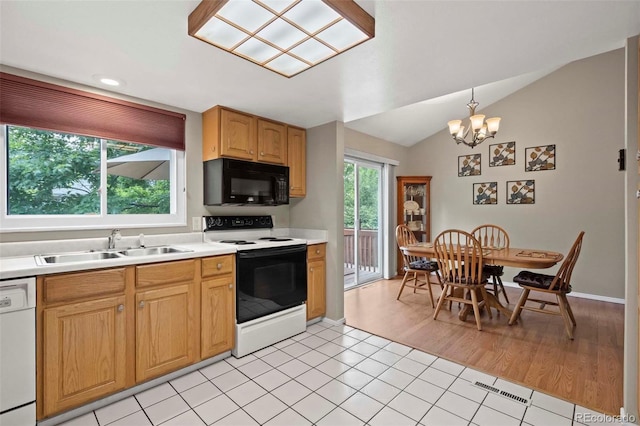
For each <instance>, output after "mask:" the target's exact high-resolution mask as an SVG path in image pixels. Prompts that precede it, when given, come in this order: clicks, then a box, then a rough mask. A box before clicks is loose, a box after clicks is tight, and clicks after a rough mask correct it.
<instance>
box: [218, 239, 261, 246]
mask: <svg viewBox="0 0 640 426" xmlns="http://www.w3.org/2000/svg"><path fill="white" fill-rule="evenodd" d="M220 242H221V243H223V244H235V245H237V246H243V245H245V244H255V243H254V242H253V241H245V240H222V241H220Z"/></svg>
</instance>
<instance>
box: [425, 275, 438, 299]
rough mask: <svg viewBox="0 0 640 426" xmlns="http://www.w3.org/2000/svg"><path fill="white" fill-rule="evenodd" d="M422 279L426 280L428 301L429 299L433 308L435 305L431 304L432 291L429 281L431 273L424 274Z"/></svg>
mask: <svg viewBox="0 0 640 426" xmlns="http://www.w3.org/2000/svg"><path fill="white" fill-rule="evenodd" d="M424 277H425V279H426V280H427V288H428V289H429V299H431V307H432V308H435V306H436V305H435V304H434V303H433V291H432V290H431V280H430V279H429V278H430V277H431V273H429V272H425V274H424Z"/></svg>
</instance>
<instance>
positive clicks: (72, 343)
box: [41, 296, 127, 415]
mask: <svg viewBox="0 0 640 426" xmlns="http://www.w3.org/2000/svg"><path fill="white" fill-rule="evenodd" d="M126 309H127V308H126V307H125V297H124V296H117V297H107V298H103V299H97V300H91V301H87V302H78V303H72V304H69V305H65V306H59V307H55V308H50V309H45V310H44V315H43V321H44V324H43V332H44V336H43V337H44V339H43V347H42V349H41V350H42V351H43V353H44V366H43V367H44V368H43V372H44V375H45V377H44V396H45V397H44V413H45V415H48V414H51V413H56V412H59V411H63V410H65V409H68V408H72V407H75V406H78V405H81V404H83V403H85V402H87V401H90V400H93V399H96V398H98V397H100V396H103V395H107V394H110V393H113V392H116V391H118V390H121V389H124V388H125V386H126V382H125V375H126V368H127V366H126V341H127V331H126V312H125V310H126ZM41 373H42V372H41Z"/></svg>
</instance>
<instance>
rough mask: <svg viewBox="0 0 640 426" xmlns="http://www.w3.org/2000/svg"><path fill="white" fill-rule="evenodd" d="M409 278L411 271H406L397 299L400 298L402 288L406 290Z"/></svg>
mask: <svg viewBox="0 0 640 426" xmlns="http://www.w3.org/2000/svg"><path fill="white" fill-rule="evenodd" d="M408 279H409V271H407V272H405V273H404V277H402V284H401V285H400V291H399V292H398V297H396V300H400V295H401V294H402V290H404V286H405V285H406V284H407V280H408Z"/></svg>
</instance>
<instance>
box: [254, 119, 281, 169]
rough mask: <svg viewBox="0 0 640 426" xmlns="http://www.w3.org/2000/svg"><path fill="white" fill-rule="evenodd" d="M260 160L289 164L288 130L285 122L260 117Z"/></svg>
mask: <svg viewBox="0 0 640 426" xmlns="http://www.w3.org/2000/svg"><path fill="white" fill-rule="evenodd" d="M258 161H261V162H265V163H274V164H287V132H286V126H285V125H284V124H279V123H274V122H272V121H267V120H262V119H260V118H259V119H258Z"/></svg>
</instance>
